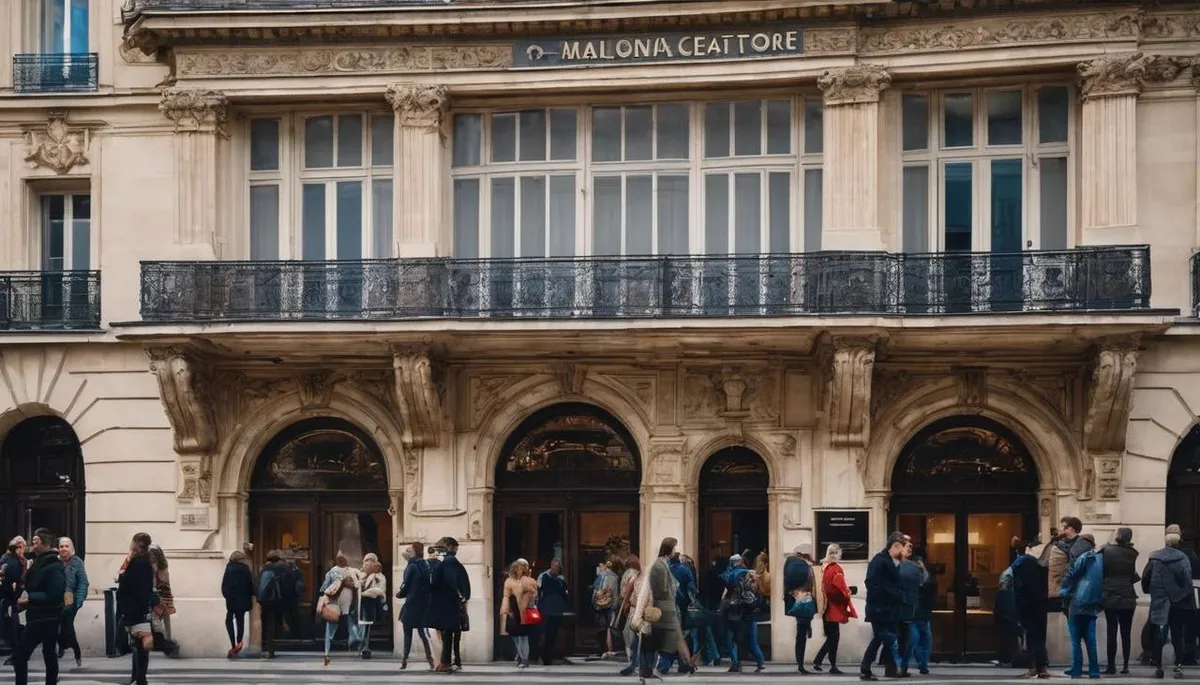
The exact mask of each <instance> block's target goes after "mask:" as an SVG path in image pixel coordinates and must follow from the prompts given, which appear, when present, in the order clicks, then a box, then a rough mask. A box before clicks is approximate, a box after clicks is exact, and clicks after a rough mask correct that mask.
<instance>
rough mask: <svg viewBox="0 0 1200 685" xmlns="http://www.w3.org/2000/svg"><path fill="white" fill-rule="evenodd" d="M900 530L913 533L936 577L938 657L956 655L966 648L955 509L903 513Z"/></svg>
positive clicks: (932, 624)
mask: <svg viewBox="0 0 1200 685" xmlns="http://www.w3.org/2000/svg"><path fill="white" fill-rule="evenodd" d="M895 528H896V529H897V530H900V531H903V532H904V533H906V534H908V535H911V536H912V539H913V549H914V550H915V552H914V553H915V554H923V555H924V558H925V568H926V569H927V570H928V571H929V573H930V574H932V575H933V577H934V579H935V580H936V581H937V599H936V601H935V602H934V606H933V618H932V619H931V621H930V627H931V629H932V632H933V646H932V652H933V655H934V658H935V659H946V658H950V659H955V658H957V656H958V655H959V654H961V653H962V651H963V641H962V632H963V631H962V613H961V607H960V605H963V606H965V601H964V597H963V594H964V593H963V592H961V591H960V589H959V588H960V586H961V579H960V578H959V569H960V568H961V566H960V565H959V558H958V536H957V517H956V516H955V515H954V514H953V513H936V514H901V515H900V516H897V517H896V526H895Z"/></svg>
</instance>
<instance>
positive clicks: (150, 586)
mask: <svg viewBox="0 0 1200 685" xmlns="http://www.w3.org/2000/svg"><path fill="white" fill-rule="evenodd" d="M150 545H151V540H150V536H149V535H148V534H147V533H138V534H137V535H134V536H133V540H132V541H131V542H130V543H129V556H128V557H126V559H125V567H124V569H123V570H122V571H121V573H120V575H119V576H118V578H117V616H118V620H119V621H120V624H121V626H123V627H124V628H125V630H126V631H128V633H129V635H130V637H131V638H132V642H133V653H132V658H133V683H134V685H146V677H147V675H148V673H149V671H150V652H152V651H153V650H154V629H153V628H152V627H151V625H150V624H151V617H152V616H153V615H154V605H155V603H156V599H157V598H156V597H155V589H154V585H155V573H154V564H153V562H152V561H151V560H150ZM18 685H20V684H18Z"/></svg>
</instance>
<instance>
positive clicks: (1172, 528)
mask: <svg viewBox="0 0 1200 685" xmlns="http://www.w3.org/2000/svg"><path fill="white" fill-rule="evenodd" d="M1167 535H1183V529H1181V528H1180V527H1179V524H1177V523H1172V524H1171V525H1169V526H1167Z"/></svg>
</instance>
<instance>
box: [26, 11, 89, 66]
mask: <svg viewBox="0 0 1200 685" xmlns="http://www.w3.org/2000/svg"><path fill="white" fill-rule="evenodd" d="M23 1H25V2H33V1H34V0H23ZM37 1H38V2H39V7H38V9H39V17H38V30H39V36H38V37H39V40H40V44H39V45H38V49H39V51H40V52H43V53H85V52H87V51H88V0H37Z"/></svg>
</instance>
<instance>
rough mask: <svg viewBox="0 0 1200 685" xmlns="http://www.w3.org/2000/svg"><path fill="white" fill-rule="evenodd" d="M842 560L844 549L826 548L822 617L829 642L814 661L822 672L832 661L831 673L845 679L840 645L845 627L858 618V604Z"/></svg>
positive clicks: (839, 546) (822, 646)
mask: <svg viewBox="0 0 1200 685" xmlns="http://www.w3.org/2000/svg"><path fill="white" fill-rule="evenodd" d="M841 560H842V547H841V545H839V544H837V543H836V542H835V543H831V544H830V545H829V546H828V547H826V548H825V558H824V559H822V560H821V592H822V594H823V595H824V596H825V610H824V612H823V613H822V614H821V627H822V628H823V629H824V632H825V642H824V644H822V645H821V649H819V650H818V651H817V658H816V659H815V660H814V661H813V670H814V671H816V672H818V673H820V672H821V662H822V661H824V660H825V658H826V657H828V658H829V672H830V674H832V675H841V674H842V671H841V670H840V669H838V666H837V655H838V645H839V644H840V643H841V639H842V625H843V624H845V623H849V622H850V619H852V618H858V612H857V611H856V610H855V609H854V602H853V601H852V600H851V598H850V588H849V587H848V586H847V585H846V573H845V571H843V570H842V566H841V564H840V563H839V562H840V561H841Z"/></svg>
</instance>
